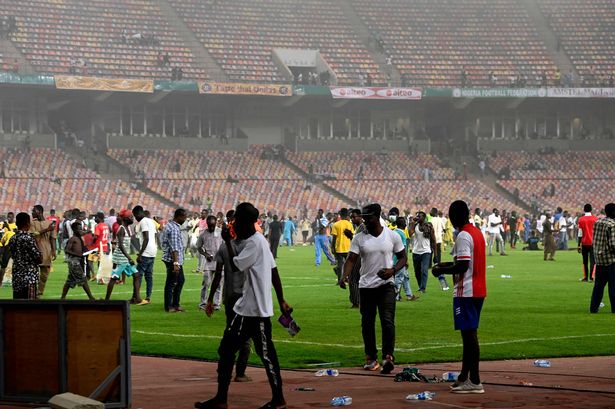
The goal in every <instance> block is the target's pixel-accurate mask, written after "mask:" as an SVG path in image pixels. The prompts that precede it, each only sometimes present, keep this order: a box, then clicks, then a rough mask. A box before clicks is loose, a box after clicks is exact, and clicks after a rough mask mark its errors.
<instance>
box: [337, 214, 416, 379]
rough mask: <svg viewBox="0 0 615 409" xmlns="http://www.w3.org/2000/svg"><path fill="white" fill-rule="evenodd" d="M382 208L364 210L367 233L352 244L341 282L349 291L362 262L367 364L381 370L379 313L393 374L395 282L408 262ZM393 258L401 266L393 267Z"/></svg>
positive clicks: (385, 357) (385, 358) (386, 367)
mask: <svg viewBox="0 0 615 409" xmlns="http://www.w3.org/2000/svg"><path fill="white" fill-rule="evenodd" d="M381 211H382V209H381V207H380V205H379V204H377V203H374V204H370V205H367V206H365V207H364V208H363V209H362V211H361V216H362V217H363V221H364V225H365V230H366V231H362V232H360V233H357V234H356V235H355V236H354V238H353V239H352V242H351V243H350V252H349V253H348V259H347V260H346V263H345V264H344V273H343V275H342V278H341V279H340V281H339V285H340V287H342V288H346V284H345V283H346V282H347V281H348V276H349V275H350V273H351V272H352V269H353V267H354V265H355V263H356V262H357V261H358V260H359V258H360V260H361V269H360V272H359V274H360V278H359V292H360V296H361V305H360V311H361V330H362V333H363V344H364V346H365V361H366V362H365V365H364V366H363V368H364V369H365V370H368V371H375V370H377V369H379V368H380V364H379V363H378V350H377V348H376V328H375V324H376V312H378V313H379V314H380V324H381V326H382V370H381V373H383V374H389V373H391V371H392V370H393V368H394V366H395V365H394V363H395V356H394V354H393V352H394V349H395V297H396V293H395V283H394V275H395V272H396V271H399V270H401V269H402V268H403V267H405V265H406V264H407V262H408V257H407V255H406V251H405V248H404V245H403V243H402V240H401V237H400V236H399V234H397V233H396V232H394V231H393V230H391V229H389V228H387V227H383V226H382V224H381V223H380V213H381ZM393 255H395V256H397V263H396V264H395V265H393Z"/></svg>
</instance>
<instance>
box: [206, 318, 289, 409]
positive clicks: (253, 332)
mask: <svg viewBox="0 0 615 409" xmlns="http://www.w3.org/2000/svg"><path fill="white" fill-rule="evenodd" d="M250 339H252V341H253V342H254V349H255V350H256V353H257V354H258V356H259V357H260V358H261V361H262V362H263V366H264V367H265V371H266V372H267V378H268V379H269V386H270V387H271V393H272V395H273V401H281V400H282V399H283V396H284V394H283V392H282V376H281V375H280V364H279V363H278V355H277V353H276V350H275V346H274V345H273V341H272V340H271V319H270V318H269V317H266V318H262V317H243V316H241V315H239V314H236V313H235V314H234V316H233V318H232V319H231V323H230V325H228V326H227V327H226V330H225V331H224V336H223V337H222V341H220V348H218V355H220V360H219V361H218V395H221V393H222V394H224V395H226V394H227V393H228V387H229V384H230V382H231V375H232V373H233V365H234V364H235V354H236V353H237V351H239V350H240V349H241V348H242V346H243V345H244V344H245V343H246V342H247V341H248V340H250Z"/></svg>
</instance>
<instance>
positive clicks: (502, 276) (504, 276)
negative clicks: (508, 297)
mask: <svg viewBox="0 0 615 409" xmlns="http://www.w3.org/2000/svg"><path fill="white" fill-rule="evenodd" d="M500 277H501V278H512V276H509V275H506V274H502V275H501V276H500Z"/></svg>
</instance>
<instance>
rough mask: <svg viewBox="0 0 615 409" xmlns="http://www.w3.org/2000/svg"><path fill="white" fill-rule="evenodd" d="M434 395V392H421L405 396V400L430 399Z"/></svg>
mask: <svg viewBox="0 0 615 409" xmlns="http://www.w3.org/2000/svg"><path fill="white" fill-rule="evenodd" d="M434 396H436V393H435V392H429V391H425V392H421V393H415V394H412V395H408V396H406V400H432V399H433V397H434Z"/></svg>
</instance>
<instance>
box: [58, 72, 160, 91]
mask: <svg viewBox="0 0 615 409" xmlns="http://www.w3.org/2000/svg"><path fill="white" fill-rule="evenodd" d="M54 79H55V84H56V88H58V89H80V90H93V91H114V92H148V93H149V92H154V81H153V80H140V79H123V78H99V77H83V76H78V75H56V76H55V78H54Z"/></svg>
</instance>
